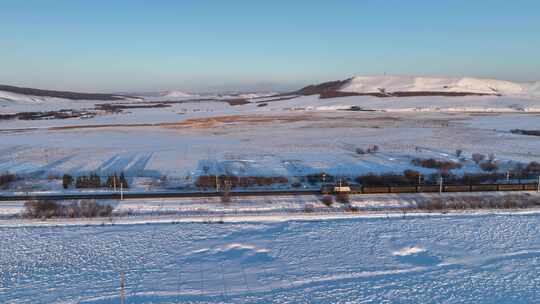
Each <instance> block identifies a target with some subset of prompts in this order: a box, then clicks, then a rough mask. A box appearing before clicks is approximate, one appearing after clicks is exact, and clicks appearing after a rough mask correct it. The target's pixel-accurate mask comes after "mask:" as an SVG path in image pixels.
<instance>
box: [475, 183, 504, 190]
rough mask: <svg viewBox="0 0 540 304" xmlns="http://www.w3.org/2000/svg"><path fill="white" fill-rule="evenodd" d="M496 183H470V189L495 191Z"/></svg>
mask: <svg viewBox="0 0 540 304" xmlns="http://www.w3.org/2000/svg"><path fill="white" fill-rule="evenodd" d="M497 190H498V188H497V185H493V184H491V185H471V191H497Z"/></svg>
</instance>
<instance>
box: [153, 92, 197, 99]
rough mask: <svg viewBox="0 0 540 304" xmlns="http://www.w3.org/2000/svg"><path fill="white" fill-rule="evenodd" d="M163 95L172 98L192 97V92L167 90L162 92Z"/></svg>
mask: <svg viewBox="0 0 540 304" xmlns="http://www.w3.org/2000/svg"><path fill="white" fill-rule="evenodd" d="M160 95H161V97H170V98H183V97H192V96H193V95H192V94H189V93H186V92H182V91H167V92H163V93H161V94H160Z"/></svg>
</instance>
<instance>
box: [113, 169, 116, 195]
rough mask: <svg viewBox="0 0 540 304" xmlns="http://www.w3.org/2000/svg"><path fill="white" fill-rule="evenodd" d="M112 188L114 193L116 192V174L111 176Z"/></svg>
mask: <svg viewBox="0 0 540 304" xmlns="http://www.w3.org/2000/svg"><path fill="white" fill-rule="evenodd" d="M113 187H114V192H116V173H115V174H114V175H113Z"/></svg>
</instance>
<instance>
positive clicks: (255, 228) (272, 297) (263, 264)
mask: <svg viewBox="0 0 540 304" xmlns="http://www.w3.org/2000/svg"><path fill="white" fill-rule="evenodd" d="M539 227H540V216H539V215H537V214H528V215H527V214H524V215H515V214H514V215H508V214H507V215H503V214H500V215H476V216H442V215H441V216H432V217H404V218H384V217H382V218H362V219H358V218H357V219H342V220H325V221H281V222H262V223H261V222H240V223H225V224H205V223H178V224H152V225H113V226H86V227H85V226H76V227H23V228H0V239H2V240H3V243H2V246H0V268H1V270H2V271H1V272H0V302H2V303H13V304H22V303H101V304H104V303H119V302H120V299H119V295H120V288H119V286H120V280H121V276H122V273H124V274H125V297H126V303H535V302H536V301H537V299H538V298H539V297H540V291H539V290H540V279H539V278H538V273H539V272H540V263H539V262H538V261H539V259H540V250H539V248H540V228H539Z"/></svg>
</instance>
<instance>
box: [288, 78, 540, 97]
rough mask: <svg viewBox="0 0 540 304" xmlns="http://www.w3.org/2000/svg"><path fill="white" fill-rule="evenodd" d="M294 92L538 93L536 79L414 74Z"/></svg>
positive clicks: (338, 94)
mask: <svg viewBox="0 0 540 304" xmlns="http://www.w3.org/2000/svg"><path fill="white" fill-rule="evenodd" d="M292 93H293V94H299V95H316V94H318V95H320V97H321V98H334V97H344V96H362V95H364V96H365V95H367V96H375V97H411V96H468V95H494V96H520V97H540V90H539V83H538V82H536V83H515V82H510V81H505V80H496V79H482V78H471V77H463V78H435V77H414V76H355V77H352V78H349V79H345V80H337V81H330V82H324V83H321V84H316V85H310V86H307V87H304V88H302V89H300V90H298V91H296V92H292Z"/></svg>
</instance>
